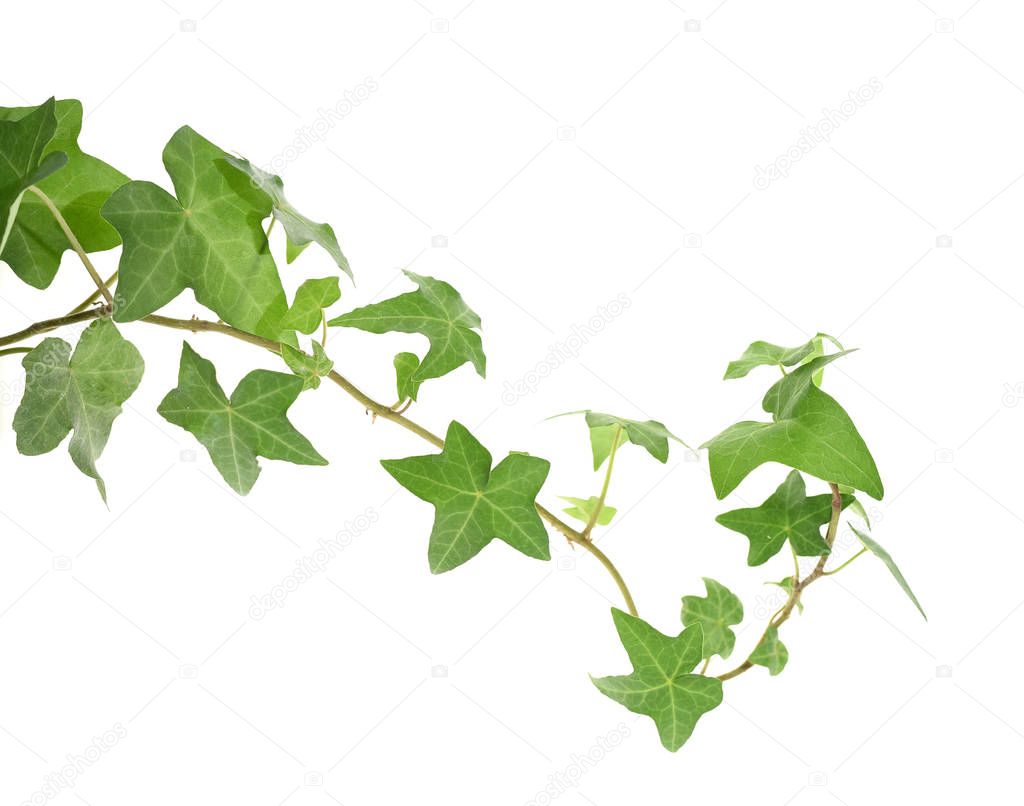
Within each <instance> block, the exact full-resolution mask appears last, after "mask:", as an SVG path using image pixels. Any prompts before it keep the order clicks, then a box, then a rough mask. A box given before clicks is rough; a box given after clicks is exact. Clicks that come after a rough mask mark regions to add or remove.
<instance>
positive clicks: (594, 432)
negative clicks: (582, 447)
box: [555, 409, 686, 470]
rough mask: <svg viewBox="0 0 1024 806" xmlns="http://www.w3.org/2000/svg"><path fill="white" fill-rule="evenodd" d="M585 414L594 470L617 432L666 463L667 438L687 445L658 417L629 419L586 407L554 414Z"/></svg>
mask: <svg viewBox="0 0 1024 806" xmlns="http://www.w3.org/2000/svg"><path fill="white" fill-rule="evenodd" d="M573 414H582V415H584V418H585V420H586V423H587V427H588V428H589V429H590V447H591V451H592V452H593V454H594V470H599V469H600V468H601V465H603V464H604V462H605V460H606V459H607V458H608V457H609V456H610V455H611V452H612V447H613V445H612V443H613V442H614V440H615V434H616V433H618V434H619V444H620V445H622V444H624V443H626V442H632V443H633V444H634V445H639V446H640V447H641V448H644V449H645V450H646V451H647V452H648V453H649V454H650V455H651V456H653V457H654V458H655V459H657V460H658V461H659V462H661V463H662V464H664V463H665V462H667V461H668V441H669V440H670V439H673V440H675V441H676V442H678V443H679V444H680V445H686V443H685V442H683V441H682V440H681V439H680V438H679V437H677V436H676V435H675V434H673V433H672V432H671V431H669V430H668V429H667V428H666V427H665V426H664V425H663V424H662V423H659V422H658V421H657V420H629V419H627V418H625V417H617V416H615V415H613V414H603V413H601V412H599V411H591V410H590V409H584V410H583V411H569V412H566V413H565V414H556V415H555V417H568V416H569V415H573Z"/></svg>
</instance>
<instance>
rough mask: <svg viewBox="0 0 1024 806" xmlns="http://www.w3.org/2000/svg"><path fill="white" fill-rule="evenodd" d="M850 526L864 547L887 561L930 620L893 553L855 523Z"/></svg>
mask: <svg viewBox="0 0 1024 806" xmlns="http://www.w3.org/2000/svg"><path fill="white" fill-rule="evenodd" d="M849 526H850V528H851V529H853V533H854V534H855V535H857V538H858V539H859V540H860V542H861V543H863V544H864V547H865V548H866V549H867V550H868V551H870V552H871V553H872V554H874V555H875V556H876V557H878V559H880V560H881V561H882V562H883V563H885V567H886V568H888V569H889V573H890V574H892V575H893V578H894V579H895V580H896V582H897V583H899V586H900V587H901V588H902V589H903V592H904V593H905V594H907V596H908V597H909V598H910V601H912V602H913V603H914V607H916V608H917V610H918V612H919V613H920V614H921V616H922V617H923V618H924V620H925V621H928V616H927V615H926V614H925V612H924V608H923V607H921V603H920V602H919V601H917V597H916V596H915V595H914V592H913V591H912V590H911V589H910V584H909V583H908V582H907V580H906V578H905V577H904V576H903V573H902V572H901V571H900V569H899V567H898V566H897V565H896V563H895V562H894V561H893V559H892V555H890V554H889V552H888V551H886V550H885V549H883V548H882V547H881V546H880V545H878V543H877V542H875V540H874V539H873V538H872V537H871V536H870V535H868V534H865V533H864V532H862V531H860V529H858V528H857V527H856V526H854V525H853V524H849Z"/></svg>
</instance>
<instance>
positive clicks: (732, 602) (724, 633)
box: [682, 577, 743, 658]
mask: <svg viewBox="0 0 1024 806" xmlns="http://www.w3.org/2000/svg"><path fill="white" fill-rule="evenodd" d="M704 588H705V589H706V590H707V596H684V597H683V612H682V619H683V625H684V626H686V627H690V626H692V625H694V624H699V625H700V626H701V628H702V629H703V633H704V646H703V650H702V654H701V657H702V658H710V657H711V656H712V655H719V656H721V657H722V658H728V657H729V656H730V655H731V654H732V650H733V647H734V646H736V633H734V632H733V631H732V630H731V629H730V626H731V625H733V624H739V623H740V622H741V621H743V603H742V602H741V601H740V600H739V597H738V596H736V594H734V593H733V592H732V591H731V590H729V589H728V588H727V587H725V585H722V584H721V583H719V582H716V581H715V580H713V579H709V578H708V577H704Z"/></svg>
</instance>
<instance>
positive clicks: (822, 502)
mask: <svg viewBox="0 0 1024 806" xmlns="http://www.w3.org/2000/svg"><path fill="white" fill-rule="evenodd" d="M842 500H843V507H844V508H845V507H847V506H849V505H850V504H851V503H852V501H853V497H852V496H849V495H846V496H843V497H842ZM831 517H832V495H831V493H827V494H825V495H812V496H808V495H807V488H806V485H805V484H804V480H803V477H802V476H801V475H800V473H799V472H798V471H796V470H793V471H791V472H790V474H789V475H788V476H786V480H785V481H784V482H782V484H780V485H779V487H778V489H776V490H775V492H774V493H772V494H771V495H770V496H769V497H768V498H767V500H765V502H764V503H763V504H761V505H760V506H758V507H749V508H744V509H734V510H731V511H730V512H724V513H722V514H721V515H719V516H718V517H717V518H715V520H716V521H717V522H718V523H720V524H722V526H724V527H725V528H726V529H732V530H733V531H734V532H739V533H740V534H742V535H746V536H747V538H748V539H749V540H750V551H749V552H748V554H747V565H762V564H763V563H765V562H767V561H768V560H769V559H770V558H772V557H774V556H775V555H776V554H778V553H779V551H780V550H781V549H782V547H783V545H785V543H786V541H787V540H789V543H790V545H791V546H792V547H793V551H795V552H796V553H797V554H799V555H800V556H801V557H820V556H821V555H823V554H828V553H829V548H828V543H826V542H825V539H824V538H823V537H822V536H821V527H822V526H823V525H824V524H826V523H828V522H829V519H830V518H831Z"/></svg>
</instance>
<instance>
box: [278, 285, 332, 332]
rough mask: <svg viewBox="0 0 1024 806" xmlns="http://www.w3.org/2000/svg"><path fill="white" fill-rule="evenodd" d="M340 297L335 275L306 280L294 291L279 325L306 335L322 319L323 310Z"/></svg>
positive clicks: (318, 324)
mask: <svg viewBox="0 0 1024 806" xmlns="http://www.w3.org/2000/svg"><path fill="white" fill-rule="evenodd" d="M339 299H341V289H340V288H339V287H338V278H337V277H321V278H318V279H315V280H306V281H305V282H304V283H303V284H302V285H300V286H299V288H298V290H297V291H296V292H295V300H294V301H293V302H292V306H291V307H290V308H289V309H288V313H286V314H285V315H284V318H283V319H282V320H281V327H283V328H287V329H289V330H297V331H299V332H300V333H306V334H307V335H308V334H310V333H312V332H313V331H314V330H316V329H317V328H318V327H320V323H321V322H322V321H323V320H324V311H326V310H327V309H328V308H330V307H331V306H332V305H333V304H334V303H335V302H337V301H338V300H339Z"/></svg>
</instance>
